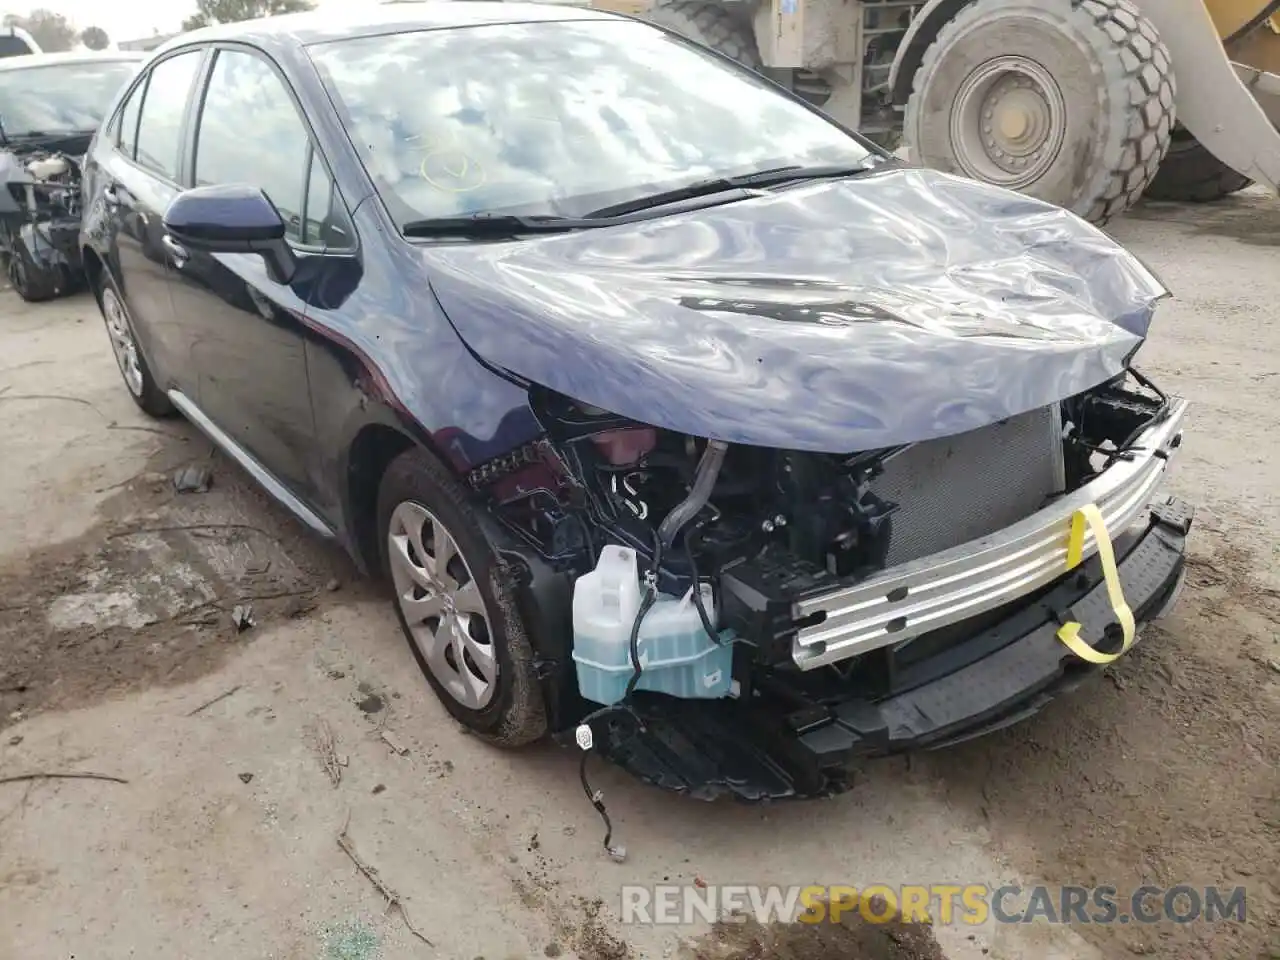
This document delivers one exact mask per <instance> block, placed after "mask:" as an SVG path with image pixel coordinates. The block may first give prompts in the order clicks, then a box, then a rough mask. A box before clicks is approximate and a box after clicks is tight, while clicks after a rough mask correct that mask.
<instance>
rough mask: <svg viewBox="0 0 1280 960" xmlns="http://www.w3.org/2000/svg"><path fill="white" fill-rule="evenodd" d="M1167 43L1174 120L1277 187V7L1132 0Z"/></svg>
mask: <svg viewBox="0 0 1280 960" xmlns="http://www.w3.org/2000/svg"><path fill="white" fill-rule="evenodd" d="M1136 4H1137V6H1139V7H1140V8H1141V9H1142V13H1143V14H1144V15H1145V16H1146V17H1147V18H1148V19H1150V20H1151V22H1152V23H1153V24H1154V25H1155V27H1156V29H1157V30H1158V31H1159V32H1160V39H1161V40H1163V41H1164V43H1165V45H1166V46H1167V47H1168V48H1169V53H1170V56H1171V57H1172V59H1173V68H1174V73H1175V76H1176V78H1177V85H1178V92H1177V104H1176V110H1177V118H1178V122H1179V123H1180V124H1181V125H1182V126H1183V127H1185V128H1186V129H1187V131H1188V132H1190V133H1191V135H1192V136H1194V137H1195V139H1196V140H1198V141H1199V142H1200V144H1201V146H1203V147H1204V148H1205V149H1206V150H1208V151H1209V152H1210V153H1212V154H1213V155H1214V156H1215V157H1217V158H1218V160H1220V161H1221V162H1222V163H1224V164H1226V165H1227V166H1228V167H1230V168H1232V169H1233V170H1235V171H1237V172H1238V173H1239V174H1241V175H1242V176H1245V177H1248V178H1249V179H1250V180H1253V181H1255V182H1257V183H1261V184H1264V185H1266V186H1268V187H1270V188H1271V189H1272V190H1275V191H1280V129H1278V128H1280V5H1277V4H1275V3H1272V2H1270V0H1136Z"/></svg>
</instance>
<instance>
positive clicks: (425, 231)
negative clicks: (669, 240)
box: [400, 213, 604, 237]
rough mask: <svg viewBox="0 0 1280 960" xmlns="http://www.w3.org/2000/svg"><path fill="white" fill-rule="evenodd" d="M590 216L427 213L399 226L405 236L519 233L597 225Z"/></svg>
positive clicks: (480, 235)
mask: <svg viewBox="0 0 1280 960" xmlns="http://www.w3.org/2000/svg"><path fill="white" fill-rule="evenodd" d="M601 226H604V224H602V223H598V222H596V221H594V220H582V219H578V218H575V217H555V216H548V215H545V214H538V215H534V216H516V215H514V214H509V213H473V214H471V215H469V216H465V217H429V218H427V219H425V220H410V221H409V222H408V223H406V224H404V225H403V226H401V228H400V230H401V232H402V233H403V234H404V235H405V236H406V237H490V236H501V237H509V236H515V235H518V234H521V233H564V232H566V231H569V230H585V229H588V228H590V227H601Z"/></svg>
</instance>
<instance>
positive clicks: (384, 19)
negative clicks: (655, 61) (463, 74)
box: [156, 0, 623, 55]
mask: <svg viewBox="0 0 1280 960" xmlns="http://www.w3.org/2000/svg"><path fill="white" fill-rule="evenodd" d="M619 19H623V18H621V17H619V16H617V15H616V14H613V13H609V12H608V11H604V10H593V9H591V8H590V7H586V6H580V5H578V4H576V3H522V2H505V0H390V2H383V3H381V4H379V5H377V6H361V5H358V4H356V5H351V6H337V7H334V8H329V9H324V10H310V11H307V12H306V13H287V14H282V15H280V16H275V17H262V18H259V19H256V20H244V21H241V22H239V23H220V24H215V25H213V26H209V27H202V28H201V29H199V30H194V31H192V32H190V33H184V34H180V35H179V36H177V37H174V38H173V39H172V40H170V41H168V42H167V43H166V44H165V45H164V46H162V47H161V48H160V49H159V50H157V51H156V54H157V55H159V54H162V53H165V52H166V51H168V50H170V49H175V48H177V47H183V46H187V45H188V44H192V43H208V42H211V41H217V40H240V41H245V42H249V43H254V44H257V45H259V46H263V47H271V46H295V47H296V46H307V45H308V44H312V43H323V42H325V41H328V40H343V39H352V38H355V37H368V36H378V35H380V34H387V33H407V32H411V31H415V30H447V29H453V28H458V27H473V26H482V25H486V24H498V23H537V22H546V21H555V20H619Z"/></svg>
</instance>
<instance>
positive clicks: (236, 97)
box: [165, 46, 314, 503]
mask: <svg viewBox="0 0 1280 960" xmlns="http://www.w3.org/2000/svg"><path fill="white" fill-rule="evenodd" d="M311 153H312V150H311V137H310V134H309V131H308V127H307V125H306V124H305V122H304V121H303V119H302V115H301V113H300V112H299V110H298V107H297V104H296V102H295V99H294V97H293V94H292V91H291V89H290V87H289V86H288V84H287V83H286V81H285V79H284V77H283V76H282V75H281V74H280V73H279V72H278V71H277V70H276V68H275V66H274V65H273V64H272V63H270V62H269V61H268V60H267V59H266V57H265V56H264V55H263V54H261V53H260V52H259V51H257V50H254V49H251V48H247V47H239V46H235V47H221V48H219V49H217V50H216V51H215V52H214V55H213V59H212V62H211V64H210V67H209V70H208V79H207V82H206V84H205V87H204V95H203V98H202V100H201V107H200V111H199V113H198V115H197V116H196V118H195V120H194V124H193V144H192V150H191V163H190V165H189V182H190V183H193V184H194V185H196V186H205V185H212V184H233V183H236V184H250V185H253V186H256V187H259V188H261V189H262V190H263V191H264V192H265V193H266V195H267V196H268V197H269V198H270V199H271V201H272V202H273V203H274V204H275V205H276V208H277V209H278V210H279V211H280V214H281V216H282V217H283V219H284V221H285V223H286V228H287V237H288V239H289V241H290V243H291V244H293V245H294V246H295V247H297V248H298V249H299V250H300V251H302V252H305V251H303V232H304V231H303V219H302V217H303V206H304V204H305V197H306V193H307V172H308V168H307V164H308V160H309V158H310V156H311ZM165 242H166V244H167V245H168V247H169V249H170V252H171V253H172V254H173V256H174V257H175V259H174V267H175V269H174V272H173V278H172V291H173V300H174V307H175V310H176V312H177V314H178V316H179V317H180V318H181V323H182V324H183V326H184V328H185V330H186V334H187V337H188V339H189V340H190V342H191V344H192V351H193V353H192V358H193V361H194V364H195V368H196V373H197V377H198V380H199V392H198V400H197V402H198V405H199V407H200V409H201V412H202V413H203V414H204V415H205V416H206V417H208V418H209V419H210V420H211V421H212V422H213V424H214V425H215V426H216V427H217V428H218V429H219V430H221V431H222V432H223V433H224V434H225V435H226V436H227V437H228V438H229V439H230V440H231V441H232V442H234V443H235V444H237V445H238V446H239V447H241V448H242V449H243V450H244V452H246V453H248V454H249V456H250V457H252V458H253V459H254V460H255V461H257V463H258V464H259V465H260V466H261V467H263V468H264V469H265V470H266V471H267V472H268V473H269V474H271V475H272V476H273V477H274V478H275V479H276V480H278V481H279V482H281V483H283V484H284V485H285V486H286V487H288V488H289V489H290V490H291V491H292V493H293V494H294V495H295V496H298V497H299V498H300V499H302V500H303V501H304V502H307V503H310V502H311V501H312V483H311V481H310V479H309V476H310V472H311V471H310V470H309V463H310V458H311V457H312V449H313V446H314V444H313V439H314V423H313V418H312V412H311V401H310V393H309V390H308V384H307V364H306V351H305V340H304V334H305V326H304V324H303V319H304V315H305V312H306V306H307V305H306V303H305V299H304V298H305V295H306V288H305V287H303V286H301V285H297V284H295V285H293V286H291V285H290V284H287V283H278V282H276V281H275V280H273V279H272V278H271V276H269V274H268V272H267V266H266V263H265V262H264V260H263V259H262V257H260V256H258V255H256V254H244V253H207V252H200V251H189V250H185V249H183V248H180V247H179V246H178V245H177V244H176V243H175V242H174V240H173V239H172V238H166V241H165Z"/></svg>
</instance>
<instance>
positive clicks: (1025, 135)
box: [904, 0, 1176, 224]
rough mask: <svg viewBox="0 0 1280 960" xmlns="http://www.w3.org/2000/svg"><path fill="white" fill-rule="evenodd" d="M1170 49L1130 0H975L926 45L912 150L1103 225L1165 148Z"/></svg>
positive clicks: (910, 109)
mask: <svg viewBox="0 0 1280 960" xmlns="http://www.w3.org/2000/svg"><path fill="white" fill-rule="evenodd" d="M1175 93H1176V90H1175V85H1174V76H1173V68H1172V65H1171V62H1170V58H1169V52H1168V50H1167V49H1166V48H1165V46H1164V44H1163V43H1162V42H1161V41H1160V38H1159V35H1158V34H1157V33H1156V30H1155V27H1154V26H1152V25H1151V23H1150V22H1149V21H1148V20H1147V19H1146V18H1145V17H1143V16H1142V14H1141V13H1139V12H1138V10H1137V8H1136V7H1134V6H1133V4H1132V3H1130V2H1129V0H975V2H974V3H971V4H970V5H968V6H966V7H965V8H964V9H962V10H961V11H960V12H959V13H958V14H956V16H955V18H954V19H953V20H951V21H950V22H949V23H947V24H946V25H945V26H944V27H943V28H942V29H941V30H940V31H939V32H938V37H937V39H936V40H935V41H934V42H933V44H932V45H931V46H930V47H929V49H928V50H927V51H926V52H925V55H924V59H923V61H922V62H921V65H920V68H919V70H917V72H916V75H915V78H914V82H913V90H912V94H911V97H910V99H909V100H908V101H907V109H906V117H905V122H904V134H905V138H906V141H907V144H908V147H909V149H910V151H911V159H912V160H913V161H915V162H918V163H921V164H923V165H925V166H931V167H935V168H937V169H939V170H944V171H946V172H948V173H956V174H960V175H962V176H967V177H971V178H973V179H976V180H982V181H985V182H987V183H992V184H996V185H998V186H1003V187H1007V188H1009V189H1012V190H1018V191H1021V192H1023V193H1026V194H1028V195H1030V196H1033V197H1037V198H1039V199H1041V200H1046V201H1048V202H1050V203H1054V204H1057V205H1058V206H1061V207H1065V208H1066V209H1068V210H1071V211H1072V212H1073V213H1076V214H1078V215H1080V216H1082V217H1084V218H1085V219H1086V220H1090V221H1092V222H1093V223H1097V224H1103V223H1106V222H1107V221H1108V220H1110V219H1111V218H1112V217H1114V216H1116V215H1117V214H1119V213H1122V212H1123V211H1124V210H1126V209H1127V208H1128V207H1130V206H1131V205H1133V204H1134V203H1136V202H1137V201H1138V199H1139V198H1140V197H1141V196H1142V194H1143V191H1144V190H1145V189H1146V187H1147V184H1148V183H1150V182H1151V180H1152V178H1153V177H1154V176H1155V175H1156V171H1157V169H1158V168H1159V166H1160V162H1161V161H1162V160H1163V159H1164V156H1165V154H1166V152H1167V151H1168V149H1169V142H1170V137H1171V135H1172V131H1173V123H1174V97H1175Z"/></svg>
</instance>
